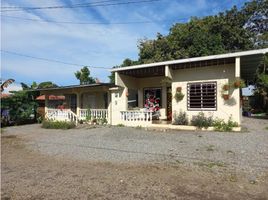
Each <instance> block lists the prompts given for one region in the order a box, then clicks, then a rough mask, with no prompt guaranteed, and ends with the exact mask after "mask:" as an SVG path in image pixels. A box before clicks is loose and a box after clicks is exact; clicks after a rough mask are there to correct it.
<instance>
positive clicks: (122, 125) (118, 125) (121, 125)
mask: <svg viewBox="0 0 268 200" xmlns="http://www.w3.org/2000/svg"><path fill="white" fill-rule="evenodd" d="M116 126H117V127H124V126H125V125H124V124H117V125H116Z"/></svg>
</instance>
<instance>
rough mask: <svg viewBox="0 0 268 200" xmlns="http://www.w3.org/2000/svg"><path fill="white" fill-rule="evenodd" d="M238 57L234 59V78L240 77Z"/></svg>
mask: <svg viewBox="0 0 268 200" xmlns="http://www.w3.org/2000/svg"><path fill="white" fill-rule="evenodd" d="M240 71H241V69H240V57H236V58H235V77H236V78H239V77H240Z"/></svg>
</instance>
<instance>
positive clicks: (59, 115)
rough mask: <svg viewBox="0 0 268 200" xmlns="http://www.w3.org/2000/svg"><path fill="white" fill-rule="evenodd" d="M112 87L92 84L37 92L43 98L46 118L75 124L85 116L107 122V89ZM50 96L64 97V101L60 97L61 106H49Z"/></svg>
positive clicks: (108, 101)
mask: <svg viewBox="0 0 268 200" xmlns="http://www.w3.org/2000/svg"><path fill="white" fill-rule="evenodd" d="M112 87H114V84H110V83H94V84H87V85H72V86H65V87H57V88H44V89H38V90H39V91H40V93H41V94H42V95H44V97H45V113H46V117H47V118H49V119H54V120H71V121H76V122H77V121H78V120H80V119H86V116H87V115H90V116H92V118H105V119H107V120H108V119H109V116H108V107H109V105H110V95H109V89H110V88H112ZM51 95H56V96H58V97H59V96H64V100H63V97H62V104H61V105H57V106H55V104H54V105H53V104H51V102H52V100H50V99H49V96H51ZM89 112H90V113H89ZM109 113H110V112H109Z"/></svg>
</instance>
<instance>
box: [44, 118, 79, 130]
mask: <svg viewBox="0 0 268 200" xmlns="http://www.w3.org/2000/svg"><path fill="white" fill-rule="evenodd" d="M74 127H75V123H74V122H66V121H50V120H44V121H43V123H42V128H46V129H71V128H74Z"/></svg>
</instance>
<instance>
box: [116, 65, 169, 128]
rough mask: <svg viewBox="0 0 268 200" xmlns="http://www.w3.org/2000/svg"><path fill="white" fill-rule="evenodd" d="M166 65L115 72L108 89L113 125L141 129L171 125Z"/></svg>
mask: <svg viewBox="0 0 268 200" xmlns="http://www.w3.org/2000/svg"><path fill="white" fill-rule="evenodd" d="M169 74H170V71H169V68H168V67H167V66H159V67H155V68H145V69H131V70H124V71H120V72H118V73H115V80H116V82H115V84H116V85H117V86H118V87H116V88H113V89H112V90H111V94H112V99H113V101H112V113H113V124H116V123H117V124H121V123H122V124H124V125H128V126H143V125H148V124H152V123H165V124H169V123H171V115H172V90H171V84H172V82H171V77H170V76H169Z"/></svg>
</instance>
